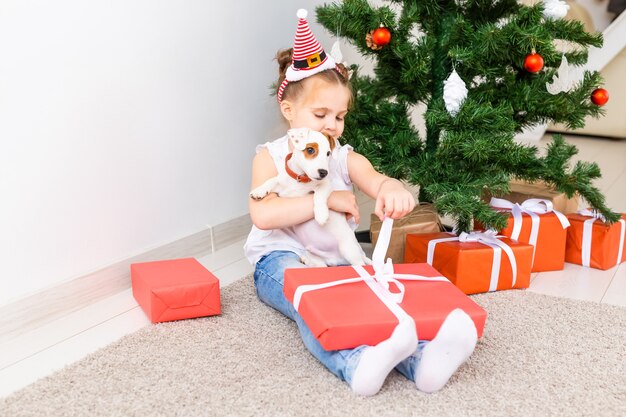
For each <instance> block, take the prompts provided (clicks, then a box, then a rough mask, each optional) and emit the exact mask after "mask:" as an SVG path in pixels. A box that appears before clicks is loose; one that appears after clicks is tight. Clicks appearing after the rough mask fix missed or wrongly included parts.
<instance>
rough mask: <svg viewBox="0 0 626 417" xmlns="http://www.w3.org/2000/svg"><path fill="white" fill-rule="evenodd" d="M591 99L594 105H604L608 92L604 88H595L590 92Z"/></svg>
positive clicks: (607, 98)
mask: <svg viewBox="0 0 626 417" xmlns="http://www.w3.org/2000/svg"><path fill="white" fill-rule="evenodd" d="M591 101H593V104H595V105H596V106H604V105H605V104H606V102H607V101H609V92H608V91H606V90H605V89H604V88H596V89H595V90H593V92H592V93H591Z"/></svg>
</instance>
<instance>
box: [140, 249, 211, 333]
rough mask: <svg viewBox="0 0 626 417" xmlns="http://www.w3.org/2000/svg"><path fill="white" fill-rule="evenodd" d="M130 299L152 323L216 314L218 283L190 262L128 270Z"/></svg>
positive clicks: (156, 263)
mask: <svg viewBox="0 0 626 417" xmlns="http://www.w3.org/2000/svg"><path fill="white" fill-rule="evenodd" d="M130 274H131V281H132V286H133V296H134V297H135V299H136V300H137V302H138V303H139V305H140V306H141V308H142V309H143V310H144V311H145V313H146V314H147V315H148V318H149V319H150V321H151V322H152V323H157V322H163V321H172V320H181V319H190V318H195V317H203V316H212V315H216V314H220V312H221V310H220V282H219V280H218V279H217V278H216V277H215V275H213V274H212V273H211V272H209V271H208V270H207V269H206V268H205V267H203V266H202V265H201V264H200V262H198V261H197V260H195V259H194V258H184V259H173V260H166V261H154V262H143V263H136V264H132V265H131V266H130Z"/></svg>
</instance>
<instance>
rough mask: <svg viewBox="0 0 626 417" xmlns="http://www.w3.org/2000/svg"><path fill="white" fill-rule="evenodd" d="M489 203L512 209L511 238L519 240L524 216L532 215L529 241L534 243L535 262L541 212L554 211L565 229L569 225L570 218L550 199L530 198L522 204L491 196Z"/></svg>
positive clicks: (493, 205) (497, 206)
mask: <svg viewBox="0 0 626 417" xmlns="http://www.w3.org/2000/svg"><path fill="white" fill-rule="evenodd" d="M489 205H490V206H491V207H494V208H502V209H507V210H511V214H512V215H513V231H512V232H511V239H513V240H519V235H520V233H521V232H522V223H523V221H522V216H523V213H526V214H528V215H529V216H530V221H531V228H530V238H529V240H528V243H529V244H531V245H533V262H532V264H533V265H534V264H535V250H536V249H537V236H539V224H540V222H539V214H547V213H554V214H556V217H557V218H558V219H559V221H560V222H561V226H562V227H563V229H566V228H568V227H569V225H570V224H569V220H567V217H566V216H565V215H564V214H563V213H561V212H560V211H558V210H555V209H554V205H553V204H552V201H550V200H544V199H542V198H529V199H528V200H526V201H524V202H523V203H522V204H519V203H513V202H511V201H509V200H506V199H504V198H495V197H491V201H490V202H489Z"/></svg>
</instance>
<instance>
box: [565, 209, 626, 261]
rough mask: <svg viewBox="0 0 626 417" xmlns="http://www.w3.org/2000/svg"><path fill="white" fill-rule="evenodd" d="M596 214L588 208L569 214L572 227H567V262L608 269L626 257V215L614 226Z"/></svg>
mask: <svg viewBox="0 0 626 417" xmlns="http://www.w3.org/2000/svg"><path fill="white" fill-rule="evenodd" d="M581 213H583V214H581ZM593 215H594V214H593V213H591V212H588V211H586V210H583V211H581V212H579V213H572V214H568V215H567V218H568V219H569V221H570V223H571V226H570V227H569V229H567V245H566V249H565V261H566V262H569V263H573V264H578V265H583V266H587V267H591V268H596V269H602V270H607V269H610V268H613V267H614V266H616V265H619V264H620V263H622V262H624V261H625V260H626V250H624V235H625V234H626V214H622V218H621V219H620V220H619V221H617V222H616V223H614V224H612V225H610V226H609V225H607V224H606V223H605V222H604V221H602V219H600V218H596V217H593ZM585 225H586V227H585ZM585 229H586V230H587V231H586V232H585Z"/></svg>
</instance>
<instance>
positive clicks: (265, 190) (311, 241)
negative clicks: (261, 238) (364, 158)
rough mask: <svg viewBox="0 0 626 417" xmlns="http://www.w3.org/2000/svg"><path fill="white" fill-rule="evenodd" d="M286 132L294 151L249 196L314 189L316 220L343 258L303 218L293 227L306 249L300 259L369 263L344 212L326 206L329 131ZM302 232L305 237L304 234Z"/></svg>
mask: <svg viewBox="0 0 626 417" xmlns="http://www.w3.org/2000/svg"><path fill="white" fill-rule="evenodd" d="M287 136H288V137H289V140H290V142H291V144H292V145H293V152H292V153H290V154H289V155H287V157H286V158H285V167H284V169H279V170H278V175H277V176H275V177H272V178H270V179H268V180H267V181H265V182H264V183H263V184H261V185H260V186H259V187H257V188H255V189H254V190H252V192H251V193H250V197H251V198H253V199H255V200H261V199H263V198H264V197H265V196H267V195H268V194H269V193H271V192H275V193H277V194H278V195H279V196H281V197H298V196H303V195H306V194H310V193H313V212H314V213H315V220H316V221H317V223H319V225H320V226H322V229H323V230H324V231H326V232H328V233H329V234H330V235H331V238H334V239H336V245H337V246H336V248H337V249H338V252H339V254H341V257H342V258H337V255H334V256H333V255H332V253H333V252H335V253H336V251H332V250H330V251H329V250H327V249H324V246H326V247H328V246H329V245H328V242H326V243H324V242H315V240H316V239H317V240H324V237H323V236H322V233H319V230H318V232H315V230H313V229H312V228H311V227H310V225H308V226H307V223H308V222H305V223H303V224H302V225H297V226H295V227H294V229H295V233H296V234H297V235H298V236H299V237H300V241H302V243H303V245H304V246H305V249H306V250H307V253H306V254H305V255H304V256H302V258H301V259H302V263H304V264H305V265H307V266H311V267H320V266H327V265H342V264H344V265H345V264H346V263H348V264H351V265H364V264H371V263H372V261H371V260H370V259H369V258H367V257H366V256H365V253H364V252H363V249H362V248H361V245H359V242H357V240H356V236H355V235H354V231H353V230H352V228H351V227H350V225H349V224H348V221H347V220H346V216H345V214H344V213H338V212H336V211H333V210H329V208H328V204H327V202H328V197H329V196H330V193H331V192H332V191H333V190H332V186H331V183H330V177H329V175H328V174H329V169H330V159H331V158H332V151H333V149H334V148H335V140H334V139H333V138H332V137H331V136H329V135H326V134H324V133H320V132H316V131H314V130H310V129H308V128H298V129H290V130H289V131H288V132H287ZM298 229H299V230H298ZM302 235H305V236H306V237H304V238H303V237H302ZM320 238H321V239H320ZM305 240H306V241H305Z"/></svg>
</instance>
